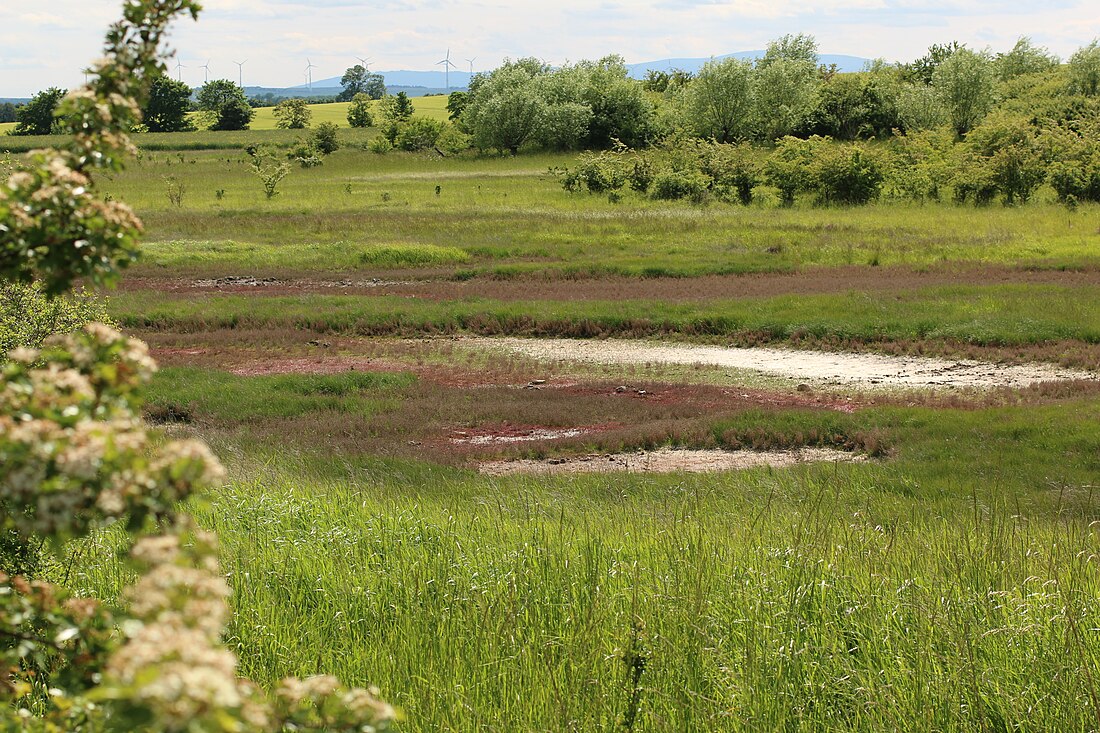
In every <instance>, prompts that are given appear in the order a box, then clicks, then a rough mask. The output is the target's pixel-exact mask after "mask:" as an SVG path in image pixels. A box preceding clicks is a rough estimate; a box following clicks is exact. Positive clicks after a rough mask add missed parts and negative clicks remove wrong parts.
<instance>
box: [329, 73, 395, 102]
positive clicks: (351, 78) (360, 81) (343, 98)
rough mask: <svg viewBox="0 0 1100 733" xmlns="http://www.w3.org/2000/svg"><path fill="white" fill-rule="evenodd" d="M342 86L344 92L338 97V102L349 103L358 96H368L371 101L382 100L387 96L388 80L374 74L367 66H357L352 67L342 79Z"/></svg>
mask: <svg viewBox="0 0 1100 733" xmlns="http://www.w3.org/2000/svg"><path fill="white" fill-rule="evenodd" d="M340 85H341V86H342V87H344V90H343V91H342V92H340V94H339V95H337V97H336V101H338V102H349V101H351V100H352V99H355V95H356V94H366V95H367V96H368V97H370V98H371V99H381V98H382V97H384V96H386V80H385V79H384V78H383V77H382V75H381V74H372V73H370V72H369V71H367V68H366V67H365V66H361V65H360V64H356V65H355V66H351V67H349V68H348V70H347V71H345V72H344V75H343V76H342V77H340Z"/></svg>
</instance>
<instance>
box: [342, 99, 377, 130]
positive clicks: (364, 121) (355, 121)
mask: <svg viewBox="0 0 1100 733" xmlns="http://www.w3.org/2000/svg"><path fill="white" fill-rule="evenodd" d="M370 109H371V98H370V95H368V94H367V93H366V92H359V93H358V94H356V95H355V96H354V97H352V100H351V102H350V103H349V104H348V124H349V125H351V126H352V127H373V126H374V116H373V115H371V113H370Z"/></svg>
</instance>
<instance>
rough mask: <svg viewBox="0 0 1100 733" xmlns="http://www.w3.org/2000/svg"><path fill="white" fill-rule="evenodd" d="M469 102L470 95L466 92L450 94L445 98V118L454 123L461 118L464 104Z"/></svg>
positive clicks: (464, 107)
mask: <svg viewBox="0 0 1100 733" xmlns="http://www.w3.org/2000/svg"><path fill="white" fill-rule="evenodd" d="M469 101H470V95H469V94H468V93H467V92H451V93H450V94H449V95H448V96H447V117H448V119H450V121H451V122H454V121H455V120H457V119H458V118H459V117H461V116H462V112H463V111H464V110H465V109H466V103H467V102H469Z"/></svg>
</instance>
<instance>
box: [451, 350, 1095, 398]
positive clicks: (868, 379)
mask: <svg viewBox="0 0 1100 733" xmlns="http://www.w3.org/2000/svg"><path fill="white" fill-rule="evenodd" d="M462 341H463V342H464V343H465V344H467V345H470V346H476V347H478V348H494V349H503V350H505V351H511V352H513V353H517V354H523V355H524V356H529V357H533V358H536V359H542V360H552V361H559V360H566V361H575V362H585V363H593V364H607V365H612V364H647V363H652V364H687V365H693V364H703V365H711V366H719V367H726V368H730V369H740V370H745V371H752V372H758V373H760V374H767V375H771V376H776V377H784V378H789V379H791V380H795V381H799V382H815V383H818V384H849V385H859V386H873V385H888V386H901V387H941V388H963V387H967V388H979V389H981V388H992V387H1027V386H1029V385H1032V384H1036V383H1039V382H1050V381H1063V380H1072V379H1088V380H1094V379H1097V375H1096V374H1095V373H1093V372H1088V371H1083V370H1076V369H1066V368H1061V367H1057V366H1051V365H1046V364H992V363H989V362H980V361H972V360H948V359H933V358H926V357H915V356H887V355H882V354H850V353H845V354H840V353H834V352H826V351H802V350H796V349H779V348H770V347H760V348H738V347H730V348H725V347H721V346H693V345H689V344H658V343H653V342H649V341H632V340H619V339H606V340H584V339H537V338H530V339H527V338H471V339H463V340H462Z"/></svg>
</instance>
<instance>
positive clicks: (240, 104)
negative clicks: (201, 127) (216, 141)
mask: <svg viewBox="0 0 1100 733" xmlns="http://www.w3.org/2000/svg"><path fill="white" fill-rule="evenodd" d="M198 106H199V109H200V110H202V111H203V113H204V115H205V117H206V120H207V126H208V127H209V128H210V129H211V130H247V129H248V125H249V123H251V122H252V118H253V116H254V115H255V114H256V113H255V112H254V111H253V109H252V108H251V107H250V106H249V105H248V100H247V99H246V98H245V96H244V90H243V89H241V88H240V87H239V86H237V85H236V84H234V83H233V82H231V81H229V80H228V79H217V80H214V81H208V82H206V83H205V84H203V85H202V88H201V89H199V94H198Z"/></svg>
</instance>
